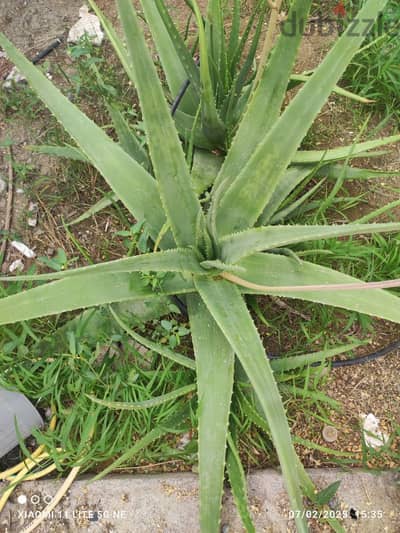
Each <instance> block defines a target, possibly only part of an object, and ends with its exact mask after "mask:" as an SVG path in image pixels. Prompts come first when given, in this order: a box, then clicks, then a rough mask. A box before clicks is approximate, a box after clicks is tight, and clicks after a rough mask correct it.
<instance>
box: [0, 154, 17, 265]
mask: <svg viewBox="0 0 400 533" xmlns="http://www.w3.org/2000/svg"><path fill="white" fill-rule="evenodd" d="M8 151H9V156H10V161H9V166H8V195H7V205H6V217H5V221H4V228H3V232H4V236H3V242H2V243H1V248H0V258H1V259H0V261H1V263H0V270H3V263H4V260H5V257H6V252H7V243H8V233H9V231H10V229H11V221H12V210H13V209H12V208H13V197H14V170H13V154H12V148H11V146H9V147H8Z"/></svg>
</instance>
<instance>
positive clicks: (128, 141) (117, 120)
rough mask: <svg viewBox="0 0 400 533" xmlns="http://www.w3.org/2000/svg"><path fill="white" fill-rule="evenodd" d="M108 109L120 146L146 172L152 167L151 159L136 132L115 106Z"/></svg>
mask: <svg viewBox="0 0 400 533" xmlns="http://www.w3.org/2000/svg"><path fill="white" fill-rule="evenodd" d="M107 108H108V112H109V113H110V115H111V118H112V121H113V124H114V129H115V131H116V133H117V135H118V140H119V144H120V145H121V146H122V148H123V149H124V150H125V152H126V153H127V154H129V155H130V156H131V157H133V159H135V160H136V161H137V162H138V163H139V164H140V165H142V166H143V167H144V168H145V169H146V170H149V169H150V167H151V165H150V161H149V157H148V155H147V152H146V150H145V149H144V148H143V146H142V143H141V142H140V140H139V138H138V136H137V135H136V133H135V131H134V130H133V129H132V128H131V127H130V126H129V124H128V122H127V121H126V120H125V118H124V116H123V114H122V113H121V111H120V110H119V109H118V108H117V107H116V106H115V105H111V104H109V105H108V106H107Z"/></svg>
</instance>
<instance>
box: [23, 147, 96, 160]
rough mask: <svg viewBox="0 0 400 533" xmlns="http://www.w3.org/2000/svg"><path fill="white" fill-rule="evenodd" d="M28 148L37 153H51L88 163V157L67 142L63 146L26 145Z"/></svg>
mask: <svg viewBox="0 0 400 533" xmlns="http://www.w3.org/2000/svg"><path fill="white" fill-rule="evenodd" d="M27 149H28V150H31V151H32V152H36V153H37V154H46V155H53V156H55V157H65V158H66V159H73V160H74V161H84V162H85V163H89V162H90V161H89V159H88V158H87V157H86V156H85V154H84V153H83V152H81V151H80V150H79V148H76V147H75V146H69V145H68V144H66V145H64V146H52V145H46V144H41V145H37V146H28V147H27Z"/></svg>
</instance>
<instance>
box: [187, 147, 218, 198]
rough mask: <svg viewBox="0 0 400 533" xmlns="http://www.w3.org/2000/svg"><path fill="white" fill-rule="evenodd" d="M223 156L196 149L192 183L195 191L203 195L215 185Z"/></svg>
mask: <svg viewBox="0 0 400 533" xmlns="http://www.w3.org/2000/svg"><path fill="white" fill-rule="evenodd" d="M223 160H224V159H223V156H221V155H217V154H213V153H212V152H208V151H205V150H199V149H196V150H195V151H194V154H193V165H192V172H191V174H192V181H193V187H194V190H195V191H196V193H197V194H198V195H201V194H202V193H203V192H204V191H206V190H207V189H208V188H209V187H211V185H212V184H213V183H214V180H215V178H216V177H217V175H218V172H219V170H220V168H221V165H222V162H223Z"/></svg>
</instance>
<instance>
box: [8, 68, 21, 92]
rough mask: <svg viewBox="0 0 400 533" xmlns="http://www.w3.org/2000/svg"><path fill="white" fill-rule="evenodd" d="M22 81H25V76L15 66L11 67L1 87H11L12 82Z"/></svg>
mask: <svg viewBox="0 0 400 533" xmlns="http://www.w3.org/2000/svg"><path fill="white" fill-rule="evenodd" d="M22 81H26V78H25V76H23V75H22V74H21V73H20V72H19V70H18V69H17V67H13V69H12V70H11V72H10V74H9V75H8V76H7V78H6V81H5V82H4V83H3V87H4V88H5V89H11V88H12V86H13V84H14V83H21V82H22Z"/></svg>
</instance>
